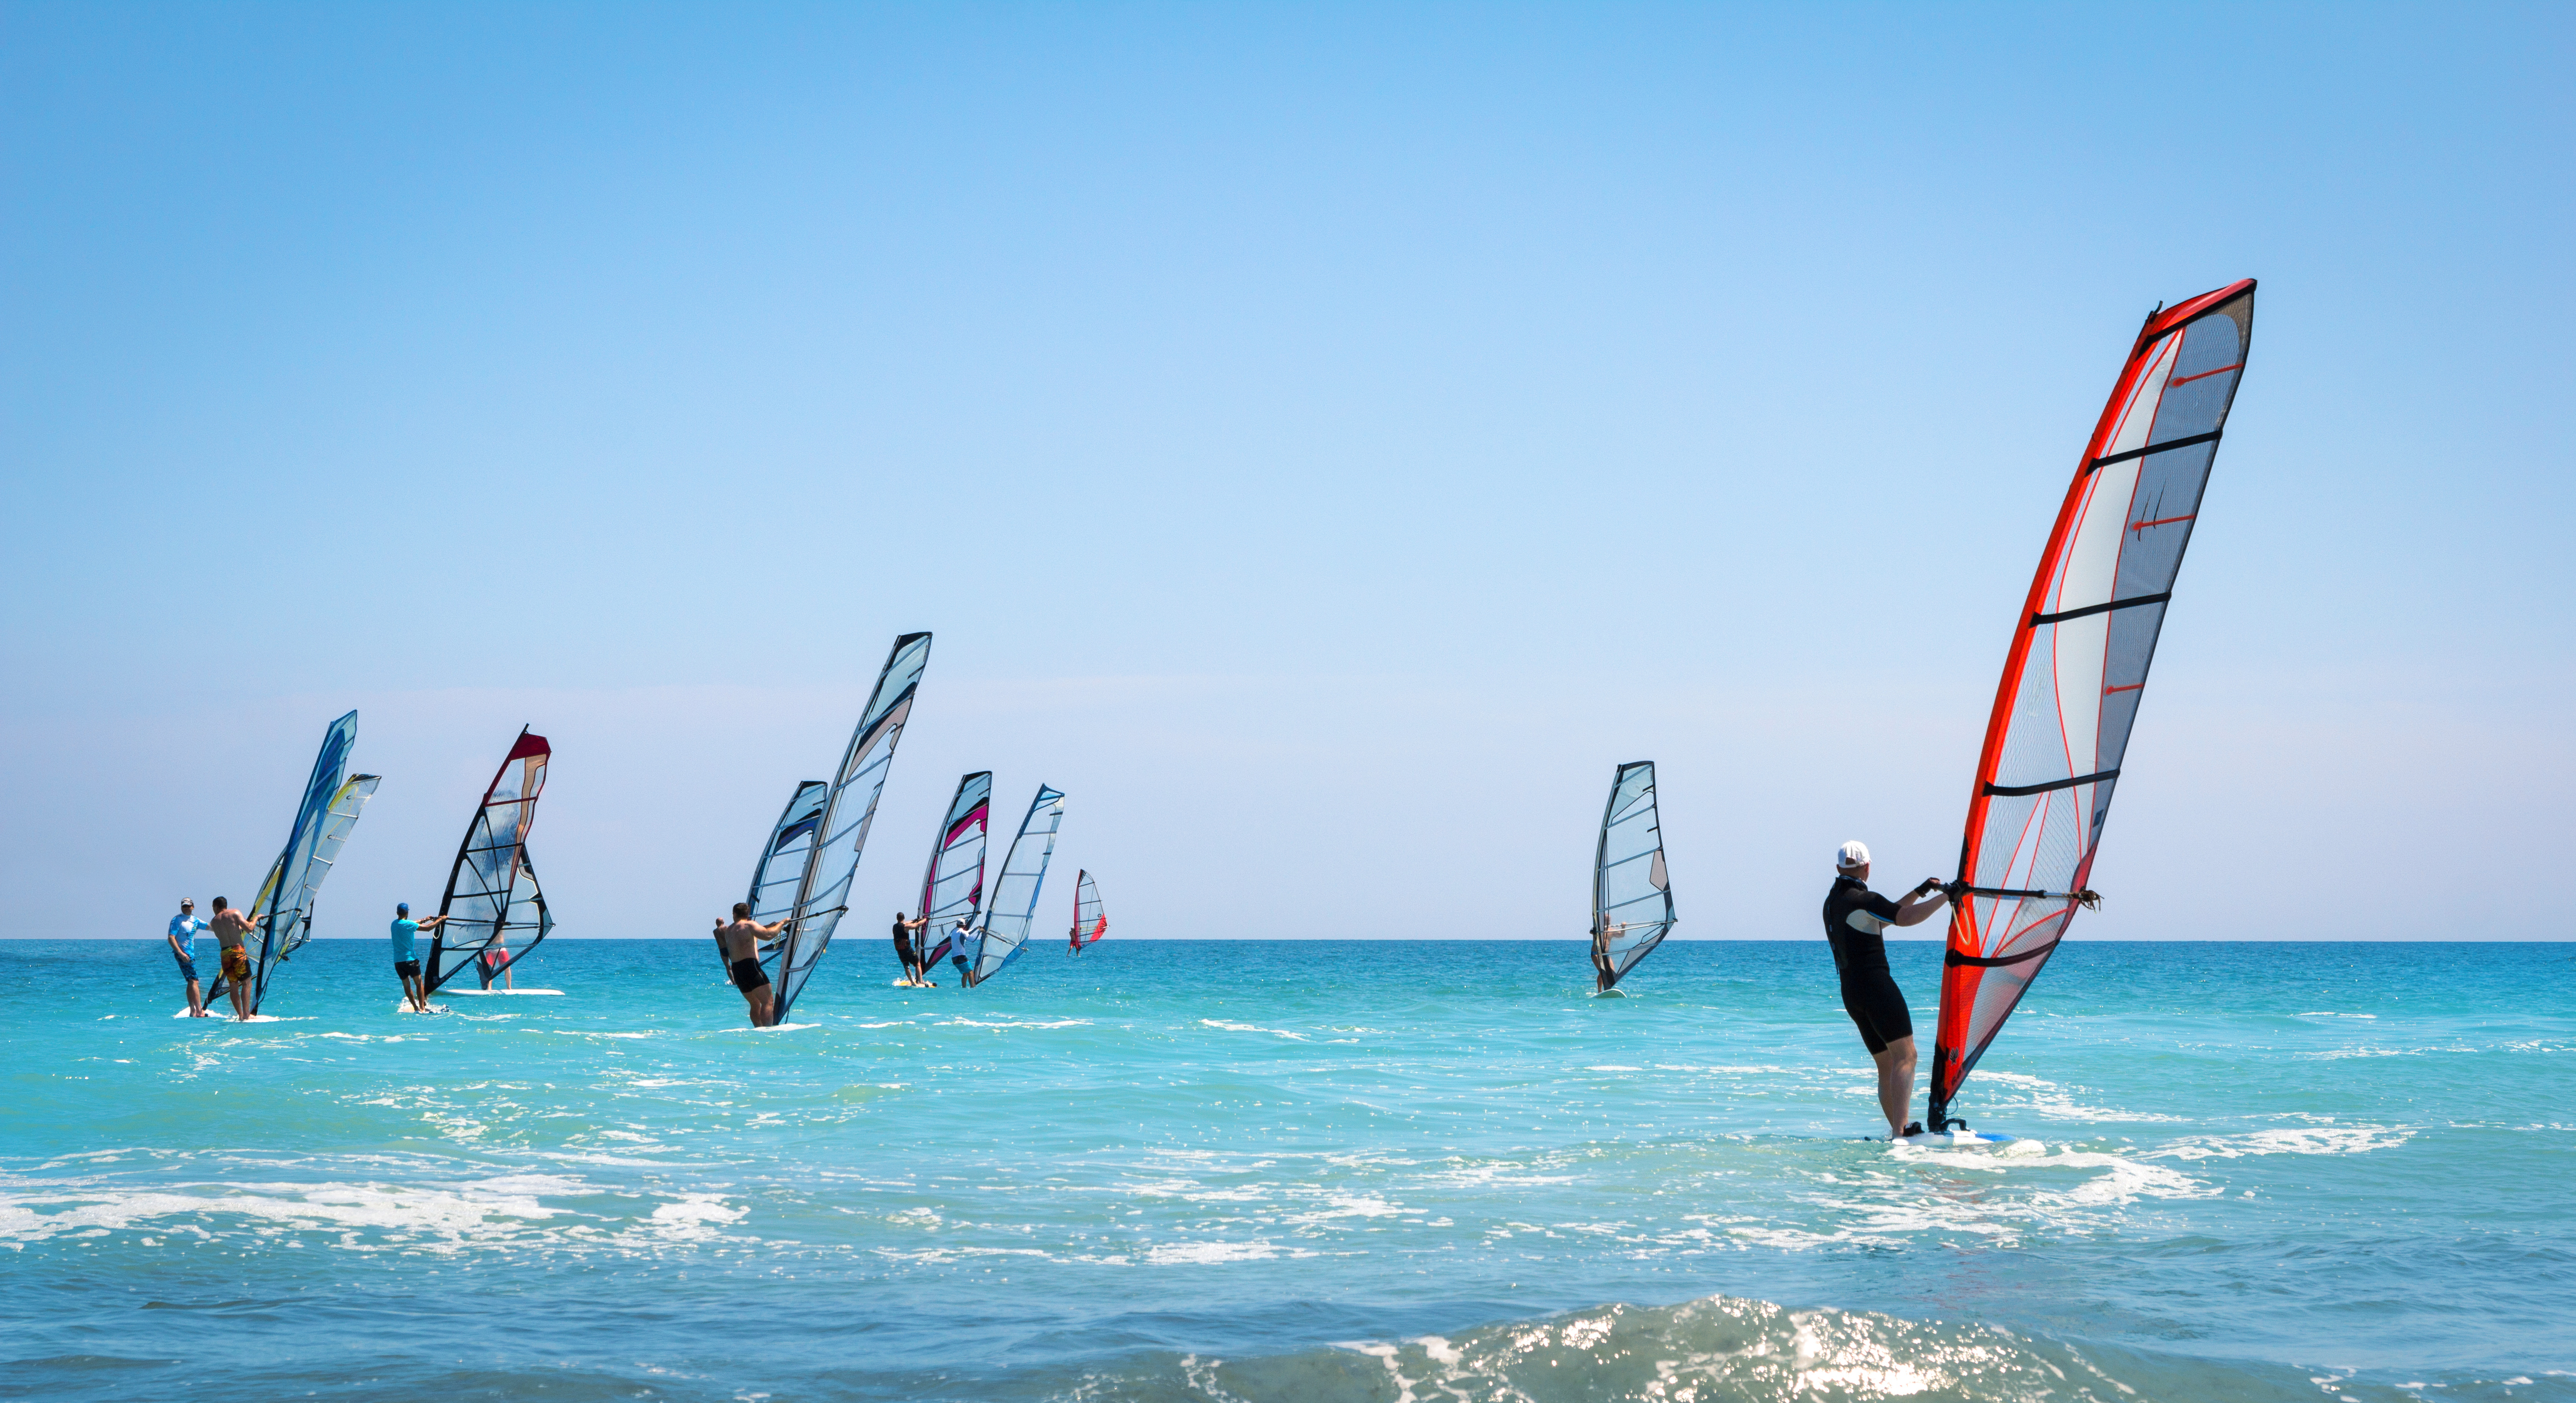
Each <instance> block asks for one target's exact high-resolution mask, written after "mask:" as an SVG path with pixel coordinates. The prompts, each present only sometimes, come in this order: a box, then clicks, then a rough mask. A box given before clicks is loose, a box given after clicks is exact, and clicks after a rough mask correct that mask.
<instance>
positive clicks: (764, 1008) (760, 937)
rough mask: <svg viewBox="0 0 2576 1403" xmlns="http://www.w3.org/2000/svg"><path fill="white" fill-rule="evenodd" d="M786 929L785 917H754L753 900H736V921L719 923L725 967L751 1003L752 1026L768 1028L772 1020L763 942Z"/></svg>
mask: <svg viewBox="0 0 2576 1403" xmlns="http://www.w3.org/2000/svg"><path fill="white" fill-rule="evenodd" d="M785 929H787V922H786V921H785V920H784V919H781V920H777V921H772V922H771V923H769V924H768V925H765V926H764V925H762V924H761V923H760V922H758V921H755V920H753V919H752V918H751V903H750V902H748V901H737V902H735V903H734V904H733V924H731V925H726V924H725V923H723V922H722V921H719V922H717V923H716V943H717V944H718V945H720V946H722V947H724V954H725V968H727V969H728V970H730V971H732V974H733V987H735V988H737V989H740V990H741V991H742V1001H743V1002H744V1003H746V1004H748V1005H750V1006H751V1026H753V1027H755V1028H766V1027H768V1026H769V1025H770V1023H771V1021H772V1020H771V1017H770V1012H769V1006H770V997H771V996H770V988H769V974H768V972H767V971H766V970H763V969H762V968H761V967H760V944H761V942H762V941H764V940H771V939H775V938H776V937H777V935H778V933H779V932H780V931H783V930H785Z"/></svg>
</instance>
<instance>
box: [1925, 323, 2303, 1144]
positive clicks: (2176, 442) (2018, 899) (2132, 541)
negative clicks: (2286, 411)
mask: <svg viewBox="0 0 2576 1403" xmlns="http://www.w3.org/2000/svg"><path fill="white" fill-rule="evenodd" d="M2253 321H2254V282H2253V280H2252V279H2250V278H2249V279H2246V280H2245V281H2243V282H2238V283H2233V284H2230V285H2229V286H2227V287H2223V288H2220V289H2218V290H2217V291H2215V292H2209V293H2204V294H2202V295H2201V296H2198V297H2195V298H2192V299H2191V300H2189V301H2187V302H2183V303H2181V304H2179V305H2177V306H2174V307H2172V308H2170V309H2167V308H2162V307H2159V308H2158V309H2157V310H2156V311H2155V312H2152V313H2150V314H2149V315H2148V317H2147V320H2146V323H2145V325H2144V326H2142V327H2140V328H2139V331H2138V335H2137V338H2136V340H2135V341H2133V342H2132V343H2131V345H2130V349H2129V357H2128V360H2127V362H2126V363H2125V364H2124V365H2123V366H2122V368H2121V371H2120V376H2119V379H2118V380H2117V382H2115V384H2114V385H2113V387H2112V390H2111V397H2110V399H2109V401H2108V402H2107V403H2105V404H2104V406H2103V408H2102V415H2101V418H2100V419H2098V420H2097V421H2096V422H2095V424H2094V427H2093V434H2092V437H2091V438H2090V439H2088V440H2087V441H2086V443H2085V445H2084V454H2083V457H2082V458H2081V459H2080V460H2078V463H2077V466H2076V470H2075V475H2074V480H2073V481H2072V482H2071V483H2070V484H2069V485H2068V487H2067V489H2066V497H2065V500H2064V502H2063V503H2062V504H2061V505H2060V506H2059V508H2058V513H2057V520H2056V522H2055V524H2054V525H2053V526H2052V527H2051V528H2050V530H2049V536H2048V544H2047V547H2046V548H2045V549H2044V550H2042V551H2041V552H2040V559H2039V569H2038V572H2037V573H2036V575H2035V576H2034V577H2033V578H2032V580H2031V586H2030V594H2029V596H2028V598H2027V599H2026V600H2025V601H2024V603H2023V605H2022V608H2021V610H2020V612H2019V613H2018V614H2017V615H2016V616H2015V618H2016V624H2015V627H2014V630H2013V638H2012V643H2011V646H2010V647H2009V649H2008V650H2007V651H2006V654H2005V658H2004V670H2003V680H2002V681H2001V682H2000V683H1998V684H1997V686H1996V689H1995V705H1994V710H1993V712H1992V714H1991V715H1990V716H1989V717H1988V719H1987V722H1986V735H1985V743H1984V747H1983V749H1982V750H1981V752H1980V753H1979V756H1978V759H1977V776H1976V783H1975V784H1974V785H1973V786H1971V788H1970V793H1969V799H1968V817H1967V826H1966V832H1965V834H1964V835H1963V836H1962V838H1961V839H1960V844H1959V875H1958V878H1957V880H1956V881H1954V882H1952V883H1951V884H1950V887H1949V890H1950V891H1951V893H1952V897H1953V901H1952V905H1951V911H1950V938H1949V949H1948V952H1947V954H1946V955H1945V956H1944V958H1943V960H1942V974H1941V1015H1940V1023H1939V1030H1938V1032H1937V1033H1936V1035H1935V1040H1934V1043H1933V1049H1932V1078H1931V1093H1930V1104H1929V1106H1928V1107H1927V1108H1926V1114H1925V1116H1924V1119H1923V1124H1924V1125H1925V1127H1926V1128H1927V1129H1929V1130H1930V1131H1932V1132H1934V1133H1939V1132H1941V1131H1944V1130H1946V1129H1949V1128H1951V1127H1953V1126H1956V1125H1959V1124H1960V1122H1958V1121H1956V1120H1955V1119H1953V1118H1952V1116H1951V1114H1950V1109H1951V1105H1952V1103H1953V1101H1954V1099H1955V1098H1956V1097H1957V1095H1958V1091H1959V1087H1960V1084H1961V1083H1962V1082H1964V1081H1966V1080H1967V1077H1968V1074H1969V1073H1970V1072H1972V1071H1974V1070H1975V1068H1976V1065H1977V1062H1978V1060H1979V1059H1980V1058H1982V1057H1983V1056H1984V1055H1985V1051H1986V1048H1987V1047H1988V1046H1989V1045H1991V1044H1992V1043H1993V1041H1994V1039H1995V1035H1996V1034H1997V1033H1998V1032H1999V1031H2001V1030H2002V1027H2003V1024H2004V1021H2005V1020H2006V1019H2008V1018H2010V1017H2011V1016H2012V1012H2013V1009H2014V1008H2015V1007H2016V1006H2018V1005H2019V1004H2020V1002H2021V999H2022V996H2023V995H2024V994H2025V993H2026V992H2028V990H2029V988H2030V985H2031V983H2032V981H2034V980H2036V979H2037V978H2038V977H2039V973H2040V970H2041V969H2043V968H2045V967H2046V965H2047V963H2048V958H2049V956H2051V955H2052V954H2054V953H2055V952H2056V950H2057V947H2058V944H2059V942H2060V941H2062V940H2063V939H2064V938H2065V934H2066V928H2067V926H2068V924H2069V923H2070V922H2072V921H2073V919H2074V916H2075V911H2076V909H2077V908H2078V907H2091V906H2093V905H2095V904H2096V903H2097V902H2099V900H2100V897H2099V896H2098V895H2097V894H2096V893H2094V892H2093V891H2092V890H2091V887H2090V885H2089V879H2090V877H2091V875H2092V870H2093V859H2094V855H2095V853H2096V851H2097V850H2098V848H2099V845H2100V843H2101V837H2102V824H2103V821H2104V819H2105V818H2106V817H2107V816H2108V814H2109V812H2110V808H2111V794H2112V791H2113V790H2114V789H2115V788H2117V787H2118V784H2119V779H2120V771H2121V766H2122V762H2123V760H2124V758H2125V756H2126V752H2127V750H2128V743H2129V732H2130V729H2131V728H2132V726H2134V725H2135V723H2136V720H2137V709H2138V702H2139V699H2140V698H2141V697H2142V696H2143V695H2144V693H2145V689H2146V682H2147V669H2148V666H2149V664H2151V663H2152V662H2153V661H2154V658H2155V649H2156V640H2157V636H2158V634H2159V633H2160V632H2161V631H2162V629H2163V627H2164V618H2165V611H2166V609H2167V608H2169V607H2170V606H2171V603H2172V599H2173V585H2174V579H2175V577H2176V575H2177V574H2178V573H2179V572H2180V570H2181V568H2182V557H2183V550H2184V548H2185V547H2186V546H2187V545H2189V544H2190V541H2191V530H2192V527H2193V525H2194V523H2195V522H2196V521H2197V520H2198V518H2199V515H2200V504H2201V495H2202V493H2203V491H2204V490H2205V489H2206V488H2207V486H2208V483H2209V471H2210V467H2211V465H2212V463H2214V462H2215V461H2216V458H2217V454H2218V445H2219V442H2220V439H2221V437H2222V436H2223V434H2224V431H2225V428H2226V423H2227V415H2228V411H2229V409H2230V408H2231V407H2232V406H2233V405H2234V403H2235V398H2236V387H2237V382H2238V381H2239V379H2240V378H2241V377H2242V375H2243V373H2244V369H2245V352H2246V348H2247V346H2248V345H2249V343H2250V341H2251V336H2252V329H2253Z"/></svg>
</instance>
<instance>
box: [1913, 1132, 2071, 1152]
mask: <svg viewBox="0 0 2576 1403" xmlns="http://www.w3.org/2000/svg"><path fill="white" fill-rule="evenodd" d="M1899 1143H1902V1144H1907V1145H1913V1146H1916V1147H1917V1148H1920V1149H1927V1150H1975V1149H1993V1148H1994V1147H1995V1146H1997V1145H2023V1144H2037V1143H2038V1142H2037V1141H2035V1140H2023V1139H2022V1138H2021V1137H2019V1136H2017V1135H1979V1134H1977V1133H1976V1132H1975V1131H1972V1130H1952V1131H1946V1132H1944V1133H1942V1134H1939V1135H1932V1134H1923V1135H1907V1136H1902V1137H1900V1140H1899Z"/></svg>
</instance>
